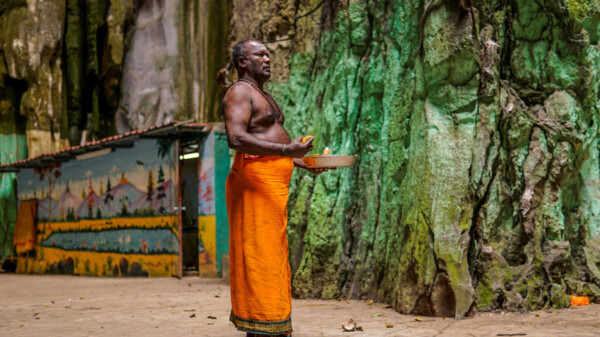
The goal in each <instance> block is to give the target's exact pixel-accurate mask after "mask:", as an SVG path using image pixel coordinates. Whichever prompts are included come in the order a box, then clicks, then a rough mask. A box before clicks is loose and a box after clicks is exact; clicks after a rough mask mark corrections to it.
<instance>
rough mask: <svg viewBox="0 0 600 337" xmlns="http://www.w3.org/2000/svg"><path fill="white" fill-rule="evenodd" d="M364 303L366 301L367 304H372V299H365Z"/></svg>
mask: <svg viewBox="0 0 600 337" xmlns="http://www.w3.org/2000/svg"><path fill="white" fill-rule="evenodd" d="M365 303H367V305H373V300H366V301H365Z"/></svg>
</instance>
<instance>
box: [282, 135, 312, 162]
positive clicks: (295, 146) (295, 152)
mask: <svg viewBox="0 0 600 337" xmlns="http://www.w3.org/2000/svg"><path fill="white" fill-rule="evenodd" d="M314 140H315V137H311V138H310V139H309V140H307V141H306V142H305V143H302V137H298V138H296V139H294V141H292V142H291V143H289V144H285V145H284V148H283V156H285V157H292V158H300V157H304V155H305V154H307V153H309V152H310V151H312V149H313V145H312V143H313V141H314Z"/></svg>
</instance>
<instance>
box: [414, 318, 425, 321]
mask: <svg viewBox="0 0 600 337" xmlns="http://www.w3.org/2000/svg"><path fill="white" fill-rule="evenodd" d="M415 322H423V319H422V318H415Z"/></svg>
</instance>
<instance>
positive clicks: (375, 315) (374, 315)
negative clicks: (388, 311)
mask: <svg viewBox="0 0 600 337" xmlns="http://www.w3.org/2000/svg"><path fill="white" fill-rule="evenodd" d="M379 316H385V314H373V315H371V317H379Z"/></svg>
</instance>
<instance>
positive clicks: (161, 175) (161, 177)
mask: <svg viewBox="0 0 600 337" xmlns="http://www.w3.org/2000/svg"><path fill="white" fill-rule="evenodd" d="M164 182H165V172H164V171H163V168H162V165H161V166H159V168H158V181H157V182H156V183H157V184H158V187H157V188H156V190H157V194H156V199H157V200H159V201H160V208H159V209H158V213H160V214H163V213H164V212H165V207H164V205H163V199H164V198H165V197H166V196H167V195H166V194H165V186H164Z"/></svg>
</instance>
